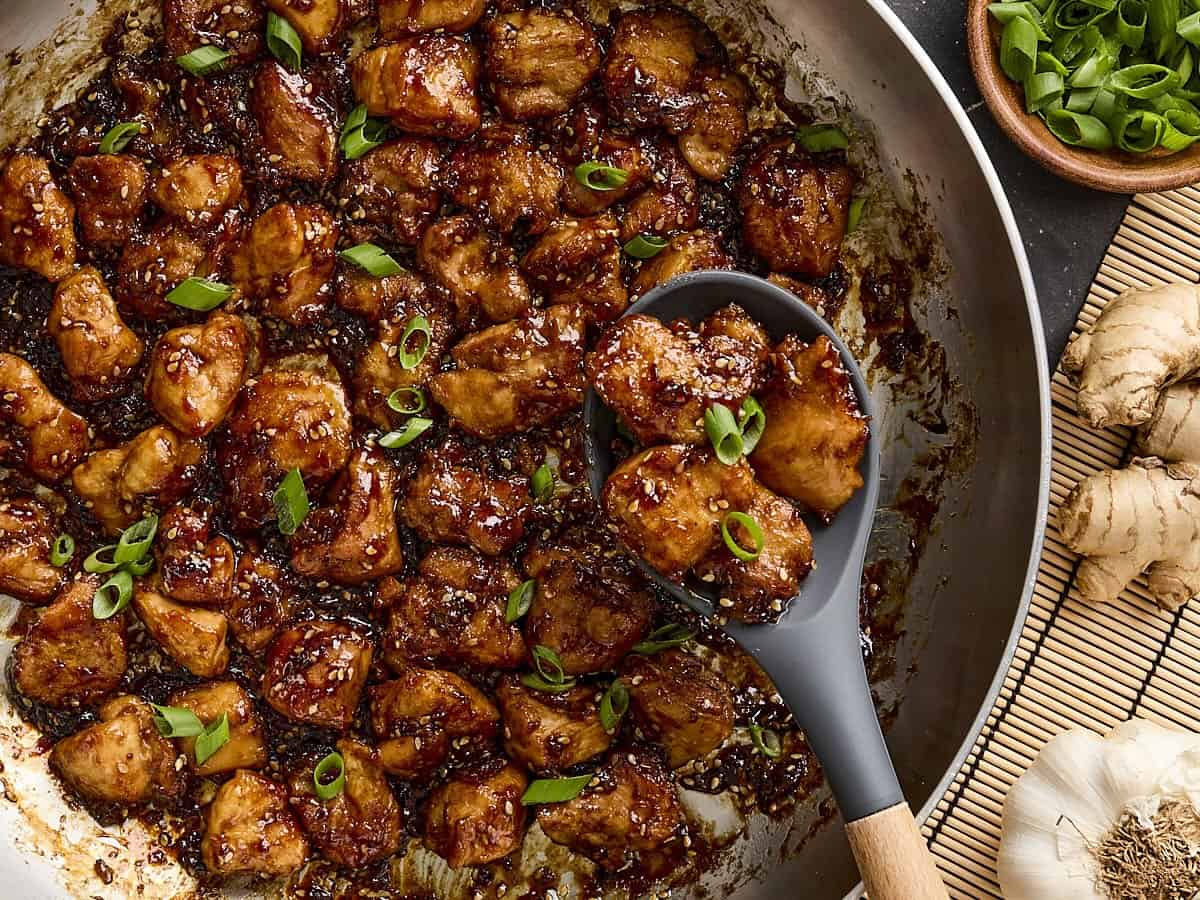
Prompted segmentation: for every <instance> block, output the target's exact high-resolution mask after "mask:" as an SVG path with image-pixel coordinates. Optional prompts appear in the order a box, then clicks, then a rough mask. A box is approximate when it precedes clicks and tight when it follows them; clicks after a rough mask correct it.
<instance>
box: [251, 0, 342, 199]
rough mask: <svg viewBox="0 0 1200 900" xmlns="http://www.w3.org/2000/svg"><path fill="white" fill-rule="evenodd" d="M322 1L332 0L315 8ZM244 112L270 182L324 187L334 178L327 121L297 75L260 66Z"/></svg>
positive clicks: (334, 152) (332, 136)
mask: <svg viewBox="0 0 1200 900" xmlns="http://www.w3.org/2000/svg"><path fill="white" fill-rule="evenodd" d="M292 2H296V0H292ZM325 2H333V3H335V4H336V3H337V2H338V0H318V5H320V4H324V3H325ZM276 5H278V3H276ZM250 109H251V110H252V111H253V113H254V119H255V121H256V122H257V123H258V131H259V135H260V139H261V141H262V151H263V156H264V157H265V159H263V160H261V161H260V165H261V164H265V165H266V166H267V167H268V169H269V171H270V172H271V174H272V175H273V176H274V177H277V178H282V179H286V180H289V181H306V182H309V183H311V184H316V185H325V184H328V183H329V182H330V181H331V180H332V179H333V176H334V175H336V174H337V167H338V148H337V142H338V134H337V128H336V127H335V126H334V123H333V116H332V114H331V112H330V110H329V109H328V108H327V107H326V106H324V105H323V104H322V102H321V101H320V100H319V99H317V97H316V96H314V89H313V84H312V82H311V81H309V80H308V79H307V78H306V77H305V76H304V75H303V74H301V73H299V72H291V71H289V70H288V69H286V68H284V67H283V66H282V65H281V64H279V63H277V62H275V61H273V60H272V61H269V62H264V63H263V64H262V65H261V66H260V67H259V69H258V72H257V73H256V74H255V76H254V87H253V88H252V89H251V91H250Z"/></svg>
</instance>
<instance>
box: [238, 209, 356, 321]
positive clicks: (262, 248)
mask: <svg viewBox="0 0 1200 900" xmlns="http://www.w3.org/2000/svg"><path fill="white" fill-rule="evenodd" d="M337 241H338V227H337V223H336V222H335V221H334V219H333V217H332V216H331V215H330V214H329V213H328V212H327V211H326V210H325V208H324V207H322V206H312V205H309V204H294V203H277V204H276V205H275V206H272V207H271V208H270V209H268V210H267V211H266V212H265V213H263V214H262V215H261V216H259V217H258V218H257V219H256V220H255V222H254V225H253V226H251V228H250V231H249V233H248V234H247V235H246V237H245V239H244V240H243V241H242V243H241V246H239V247H238V249H237V251H236V252H235V253H234V255H233V261H232V265H231V269H230V272H231V275H232V277H233V281H234V284H236V285H237V286H238V287H240V288H241V289H242V291H243V292H244V293H245V294H246V296H247V297H249V298H250V299H252V300H259V301H261V302H262V304H263V309H264V311H265V312H266V313H267V314H268V315H272V316H275V317H276V318H280V319H283V320H284V321H285V322H288V323H290V324H292V325H307V324H310V323H311V322H313V321H315V320H316V319H318V318H319V317H320V316H321V313H323V312H324V311H325V308H326V306H328V305H329V299H330V297H331V296H332V294H333V287H332V284H331V280H332V278H333V270H334V267H335V266H336V264H337V250H336V248H337Z"/></svg>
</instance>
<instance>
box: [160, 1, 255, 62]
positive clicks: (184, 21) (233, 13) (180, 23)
mask: <svg viewBox="0 0 1200 900" xmlns="http://www.w3.org/2000/svg"><path fill="white" fill-rule="evenodd" d="M163 27H164V33H163V42H164V43H165V44H166V47H167V53H168V54H170V56H171V57H173V58H176V59H177V58H178V57H180V56H185V55H187V54H188V53H191V52H192V51H193V50H195V49H197V48H199V47H204V46H208V45H210V44H212V45H216V46H218V47H222V48H223V49H225V50H228V51H230V52H231V53H232V54H233V59H232V62H234V63H244V62H249V61H250V60H252V59H254V58H255V57H256V56H258V55H259V54H260V53H261V52H262V50H263V39H262V36H263V33H264V32H265V31H266V14H265V13H264V12H263V9H262V7H261V6H260V5H259V3H258V0H237V2H234V3H231V2H229V0H163Z"/></svg>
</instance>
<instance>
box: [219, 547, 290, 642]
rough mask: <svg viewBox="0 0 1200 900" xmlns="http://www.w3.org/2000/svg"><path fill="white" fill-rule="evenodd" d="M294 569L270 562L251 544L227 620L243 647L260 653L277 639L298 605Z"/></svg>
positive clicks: (227, 607)
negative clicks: (292, 571) (292, 572)
mask: <svg viewBox="0 0 1200 900" xmlns="http://www.w3.org/2000/svg"><path fill="white" fill-rule="evenodd" d="M293 582H294V577H293V576H292V574H291V571H290V569H287V568H286V567H285V566H281V565H280V564H277V563H275V562H274V561H272V560H271V559H270V558H268V557H267V556H266V555H265V554H264V553H263V552H262V550H261V549H260V548H259V547H258V545H257V544H256V543H255V542H253V541H248V542H247V543H246V546H245V548H244V550H243V552H242V554H241V556H240V558H239V559H238V564H237V571H236V573H235V574H234V577H233V588H232V591H231V594H230V597H229V600H228V602H227V603H226V604H225V617H226V618H227V619H228V620H229V628H230V630H231V631H232V632H233V636H234V637H235V638H237V641H238V643H239V644H241V645H242V646H243V647H245V648H246V649H247V650H249V651H250V652H251V653H258V652H259V651H260V650H263V649H265V648H266V646H267V645H268V644H270V643H271V641H272V640H273V639H274V637H275V635H276V634H277V633H278V632H279V629H280V628H281V627H282V626H283V623H284V622H285V621H286V620H287V619H288V617H289V616H290V615H291V613H292V609H293V607H294V606H295V603H296V585H295V584H294V583H293Z"/></svg>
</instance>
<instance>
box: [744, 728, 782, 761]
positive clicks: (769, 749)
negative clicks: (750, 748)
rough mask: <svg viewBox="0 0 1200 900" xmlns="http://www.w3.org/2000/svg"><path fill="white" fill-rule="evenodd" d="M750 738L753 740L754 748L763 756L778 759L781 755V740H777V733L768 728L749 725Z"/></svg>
mask: <svg viewBox="0 0 1200 900" xmlns="http://www.w3.org/2000/svg"><path fill="white" fill-rule="evenodd" d="M750 740H752V741H753V742H754V749H755V750H757V751H758V752H759V753H761V754H762V755H763V756H769V757H770V758H771V759H779V757H780V756H782V755H783V742H782V741H780V740H779V735H777V734H776V733H775V732H774V731H772V730H771V729H769V728H763V727H761V726H759V725H751V726H750Z"/></svg>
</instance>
